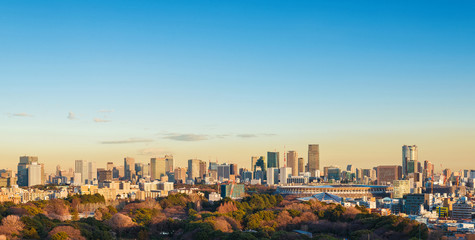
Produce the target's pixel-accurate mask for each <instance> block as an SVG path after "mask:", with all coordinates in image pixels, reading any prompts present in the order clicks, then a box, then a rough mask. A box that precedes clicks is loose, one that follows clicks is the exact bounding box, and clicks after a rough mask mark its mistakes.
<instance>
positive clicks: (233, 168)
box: [229, 163, 238, 175]
mask: <svg viewBox="0 0 475 240" xmlns="http://www.w3.org/2000/svg"><path fill="white" fill-rule="evenodd" d="M229 166H230V168H231V170H230V172H229V174H231V175H238V166H237V164H236V163H231V164H229Z"/></svg>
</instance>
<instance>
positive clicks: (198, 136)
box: [165, 133, 209, 142]
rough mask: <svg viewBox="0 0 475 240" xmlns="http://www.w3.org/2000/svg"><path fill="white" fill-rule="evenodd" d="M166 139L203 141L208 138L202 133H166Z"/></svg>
mask: <svg viewBox="0 0 475 240" xmlns="http://www.w3.org/2000/svg"><path fill="white" fill-rule="evenodd" d="M167 135H168V136H166V137H165V138H166V139H171V140H175V141H185V142H196V141H203V140H208V139H209V136H208V135H204V134H176V133H170V134H167Z"/></svg>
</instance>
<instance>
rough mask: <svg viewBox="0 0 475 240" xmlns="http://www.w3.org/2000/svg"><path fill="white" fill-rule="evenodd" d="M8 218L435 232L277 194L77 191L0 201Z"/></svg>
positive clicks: (74, 224) (76, 224) (155, 232)
mask: <svg viewBox="0 0 475 240" xmlns="http://www.w3.org/2000/svg"><path fill="white" fill-rule="evenodd" d="M88 204H89V205H91V204H92V205H94V206H96V207H95V208H94V209H92V210H91V211H93V212H94V217H87V218H85V217H84V214H82V215H79V213H80V211H81V210H80V209H84V206H83V205H88ZM17 216H20V217H17ZM58 216H62V217H63V218H60V217H58ZM80 217H83V218H80ZM0 218H2V219H3V220H2V225H0V234H4V235H7V236H9V238H14V237H18V238H22V239H48V238H49V239H116V238H120V239H175V238H178V239H232V240H236V239H309V238H308V237H307V236H305V235H302V234H298V233H295V232H293V231H294V230H305V231H308V232H311V233H313V234H314V238H313V239H341V238H347V239H360V238H366V237H370V238H372V239H409V238H412V237H416V238H418V237H419V236H421V239H428V237H429V230H428V229H427V226H425V225H424V224H419V223H417V222H414V221H410V220H409V219H407V218H402V217H397V216H393V215H391V216H379V215H376V214H369V213H368V211H367V210H366V209H365V208H362V207H356V208H353V207H349V208H345V207H343V206H341V205H339V204H325V203H322V202H318V201H309V202H300V201H297V200H294V199H292V198H287V199H284V198H283V197H282V196H280V195H272V194H253V195H250V196H247V197H245V198H244V199H241V200H232V199H229V198H225V199H223V200H221V201H219V202H215V203H209V202H207V201H206V200H205V199H203V198H202V197H200V196H199V195H196V194H194V195H185V194H172V195H169V196H167V197H163V198H160V199H157V200H154V199H149V200H147V201H143V202H140V201H134V202H126V201H123V202H118V203H117V202H116V203H115V205H114V206H112V205H105V201H104V198H103V197H102V196H100V195H74V196H71V197H69V198H68V199H66V200H53V201H37V202H30V203H26V204H18V205H15V204H12V203H4V204H0Z"/></svg>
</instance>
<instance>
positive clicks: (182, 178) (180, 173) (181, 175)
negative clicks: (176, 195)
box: [175, 167, 186, 183]
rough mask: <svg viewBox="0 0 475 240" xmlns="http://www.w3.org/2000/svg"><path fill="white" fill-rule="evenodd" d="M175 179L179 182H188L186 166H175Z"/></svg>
mask: <svg viewBox="0 0 475 240" xmlns="http://www.w3.org/2000/svg"><path fill="white" fill-rule="evenodd" d="M175 181H176V182H177V183H185V182H186V168H181V167H178V168H175Z"/></svg>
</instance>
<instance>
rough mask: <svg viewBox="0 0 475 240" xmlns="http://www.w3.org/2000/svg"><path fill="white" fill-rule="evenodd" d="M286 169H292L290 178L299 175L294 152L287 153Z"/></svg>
mask: <svg viewBox="0 0 475 240" xmlns="http://www.w3.org/2000/svg"><path fill="white" fill-rule="evenodd" d="M287 167H289V168H291V169H292V176H298V175H299V168H298V167H299V166H298V158H297V152H296V151H289V152H287Z"/></svg>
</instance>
